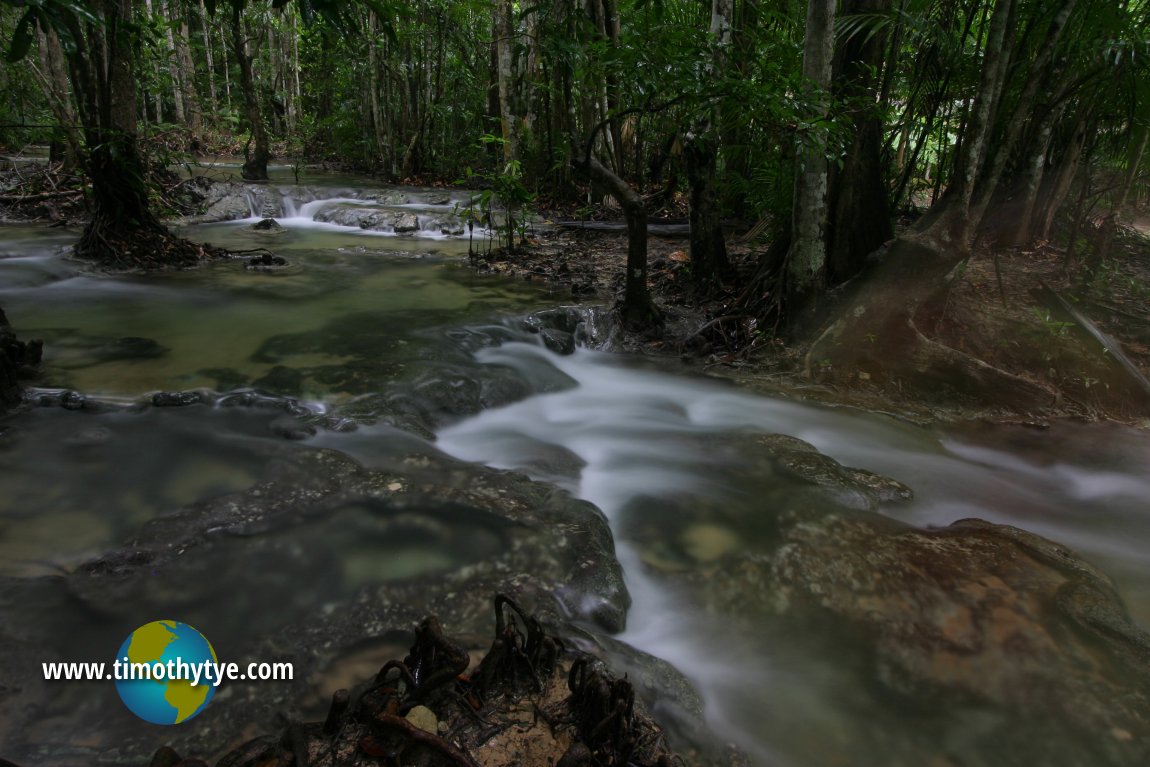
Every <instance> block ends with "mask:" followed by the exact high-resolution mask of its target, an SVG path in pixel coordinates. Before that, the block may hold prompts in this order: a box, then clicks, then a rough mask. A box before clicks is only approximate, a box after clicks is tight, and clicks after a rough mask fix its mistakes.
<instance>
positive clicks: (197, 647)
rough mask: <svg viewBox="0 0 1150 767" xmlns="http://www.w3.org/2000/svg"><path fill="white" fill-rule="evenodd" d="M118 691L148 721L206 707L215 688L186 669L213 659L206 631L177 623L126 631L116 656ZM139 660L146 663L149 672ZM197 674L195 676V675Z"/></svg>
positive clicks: (178, 717) (176, 719)
mask: <svg viewBox="0 0 1150 767" xmlns="http://www.w3.org/2000/svg"><path fill="white" fill-rule="evenodd" d="M116 661H117V662H118V668H119V669H120V670H119V671H118V672H117V674H116V676H117V679H116V692H118V693H119V694H120V700H122V701H124V705H125V706H127V707H128V709H129V710H130V711H131V712H132V713H133V714H135V715H136V716H138V717H140V718H141V719H143V720H144V721H146V722H151V723H152V724H179V723H180V722H186V721H187V720H189V719H191V718H192V717H193V716H195V715H196V714H198V713H200V712H201V711H203V710H204V708H205V707H206V706H207V705H208V701H210V700H211V699H212V695H214V694H215V692H216V688H215V686H214V685H213V684H212V682H211V681H210V680H207V679H204V678H202V677H199V679H198V681H199V684H196V685H193V684H192V678H191V675H190V674H189V673H188V671H187V669H188V668H189V667H190V666H192V665H195V664H199V665H200V668H204V667H205V662H210V663H215V662H216V652H215V650H213V649H212V646H211V645H210V644H209V643H208V640H206V639H204V635H203V634H201V633H200V632H198V631H196V630H195V629H194V628H192V627H191V626H189V625H188V624H186V623H180V622H179V621H152V622H151V623H145V624H144V625H143V626H140V627H139V628H138V629H136V630H135V631H133V632H132V633H131V634H129V635H128V638H127V639H125V640H124V644H122V645H121V646H120V652H119V653H118V654H117V656H116ZM139 664H147V670H146V671H145V669H144V667H143V666H141V665H139ZM197 676H198V675H197Z"/></svg>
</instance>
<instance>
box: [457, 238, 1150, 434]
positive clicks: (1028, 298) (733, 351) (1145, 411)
mask: <svg viewBox="0 0 1150 767" xmlns="http://www.w3.org/2000/svg"><path fill="white" fill-rule="evenodd" d="M687 247H688V246H687V240H686V239H685V237H681V236H678V235H672V236H666V235H661V234H655V233H652V235H651V236H650V238H649V253H650V265H651V279H650V281H649V288H650V290H651V293H652V295H653V297H654V299H655V301H656V303H657V304H658V305H659V306H660V308H661V309H662V311H663V314H664V317H665V320H666V321H665V325H664V326H663V327H662V328H661V329H659V330H657V331H655V332H652V333H649V334H647V335H645V336H640V337H631V338H628V339H627V341H626V342H625V343H624V344H622V346H623V348H625V349H627V350H628V351H632V352H637V353H641V354H647V355H659V356H667V355H670V356H678V357H680V358H681V359H683V360H684V362H685V363H687V364H689V365H690V366H692V367H694V368H696V369H698V370H701V371H703V372H706V373H707V374H709V375H719V376H723V377H729V378H732V379H735V380H737V381H740V382H741V383H743V384H745V385H747V386H749V387H751V388H753V389H755V390H757V391H762V392H765V393H770V394H774V395H781V396H790V397H796V398H800V399H804V400H812V401H818V402H825V403H828V404H845V405H852V406H857V407H861V408H863V409H866V410H870V411H876V412H887V413H891V414H895V415H898V416H900V417H903V418H907V419H910V420H912V421H915V422H919V423H927V422H952V421H962V420H989V421H994V422H1018V423H1029V424H1033V425H1036V426H1041V425H1043V424H1045V423H1047V422H1049V421H1050V420H1051V419H1058V418H1073V419H1080V420H1086V421H1097V420H1112V421H1117V422H1120V423H1128V424H1141V425H1145V424H1147V423H1148V420H1147V419H1148V418H1150V390H1147V389H1146V388H1145V387H1144V386H1143V385H1142V384H1141V383H1140V382H1139V381H1138V380H1137V379H1136V378H1135V377H1132V375H1131V372H1130V371H1128V370H1124V369H1123V368H1122V366H1121V365H1119V364H1117V363H1116V361H1115V359H1114V357H1115V355H1114V354H1113V353H1112V352H1110V351H1107V350H1106V349H1104V348H1103V346H1102V345H1101V343H1099V342H1098V341H1097V339H1096V338H1094V337H1093V336H1091V335H1090V334H1089V333H1088V332H1087V330H1086V329H1085V328H1084V327H1083V326H1082V325H1080V324H1079V323H1078V322H1076V321H1075V320H1074V318H1073V317H1071V316H1069V315H1067V314H1066V313H1065V312H1064V311H1062V308H1061V306H1060V305H1059V302H1058V298H1062V299H1063V300H1064V302H1065V303H1067V304H1069V305H1071V306H1073V307H1076V308H1077V309H1078V310H1079V312H1080V313H1081V314H1083V315H1085V316H1086V317H1087V318H1088V319H1089V321H1091V322H1092V323H1093V324H1094V325H1095V326H1096V327H1097V328H1098V329H1099V330H1101V331H1102V332H1103V333H1104V334H1105V335H1106V336H1108V337H1109V338H1110V339H1113V341H1115V342H1116V343H1115V346H1114V348H1115V349H1117V350H1120V351H1121V352H1122V353H1123V354H1125V355H1126V356H1127V357H1128V358H1129V360H1130V361H1131V362H1132V363H1133V366H1134V368H1135V369H1137V370H1138V371H1139V372H1140V374H1141V376H1143V377H1147V376H1150V237H1147V236H1146V235H1145V234H1143V233H1141V232H1140V231H1138V230H1137V229H1134V228H1132V227H1130V228H1123V229H1121V230H1119V232H1118V234H1117V237H1116V240H1115V243H1114V247H1113V251H1112V252H1111V254H1110V257H1109V258H1108V259H1107V260H1106V261H1105V262H1104V263H1101V264H1098V265H1095V266H1094V268H1093V271H1087V270H1086V268H1085V267H1081V266H1080V267H1078V268H1075V267H1074V265H1070V266H1071V268H1070V269H1068V268H1067V263H1066V253H1065V251H1064V250H1063V249H1060V248H1058V247H1056V246H1054V245H1051V244H1044V245H1043V246H1042V247H1039V248H1037V249H1035V250H1025V251H1024V250H1009V251H995V250H993V249H990V248H988V247H982V248H978V249H976V250H975V251H974V252H973V253H972V256H971V258H970V259H969V260H968V261H967V262H966V266H965V268H964V269H962V271H961V273H960V274H959V275H958V276H957V279H956V280H955V281H954V284H953V285H952V286H951V288H950V291H949V295H948V298H947V300H946V303H945V312H944V315H943V316H942V317H941V318H940V319H939V321H938V324H937V326H936V328H935V338H937V339H938V340H939V341H940V342H942V343H945V344H947V345H948V346H950V347H952V348H956V349H959V350H961V351H962V352H963V353H965V354H967V355H969V356H970V357H971V358H973V359H975V360H978V361H980V362H981V363H983V364H985V365H986V368H987V369H988V370H992V371H994V373H993V375H992V376H991V380H992V381H993V376H994V375H1001V377H1002V378H1003V379H1004V380H1005V379H1007V378H1011V377H1012V378H1016V379H1019V380H1021V381H1025V382H1026V383H1027V384H1028V387H1027V388H1028V391H1029V394H1030V396H1029V397H1028V398H1024V399H1021V400H1020V399H1019V398H1018V397H1017V396H1016V392H1014V391H1011V392H1010V395H1011V396H1010V397H1006V396H1003V397H1001V398H999V397H996V396H995V389H994V386H993V383H992V384H991V385H990V386H989V387H988V388H985V389H981V390H979V391H974V392H972V391H969V390H964V389H963V388H961V387H959V386H951V385H949V384H948V382H947V381H946V380H945V373H944V372H942V371H932V370H926V369H924V370H923V371H921V372H922V373H924V375H923V376H922V377H921V378H920V379H918V380H916V379H915V378H913V377H908V378H902V379H896V380H885V381H880V380H876V379H875V378H874V377H872V376H870V375H869V374H868V373H866V372H865V371H862V370H835V369H832V368H831V367H830V366H829V365H826V364H823V363H822V361H820V360H817V359H811V358H810V357H809V356H808V351H809V344H802V343H796V344H792V343H787V342H785V341H784V340H783V339H782V338H779V337H775V336H773V335H772V334H771V333H770V332H767V330H766V329H762V328H758V327H756V325H755V319H754V318H752V317H749V316H745V315H742V314H740V312H739V310H738V309H734V308H732V307H734V306H735V304H736V301H737V298H738V294H739V291H740V289H741V287H742V286H744V285H746V284H747V281H748V280H749V279H750V276H751V275H752V274H753V273H754V270H755V266H756V263H757V259H758V257H759V254H760V253H761V252H762V251H763V250H764V249H765V247H767V246H766V244H762V243H759V244H746V243H741V242H738V241H737V240H732V241H731V242H730V243H729V252H730V254H731V258H732V261H733V262H734V264H735V266H736V269H737V271H738V274H739V275H740V277H739V278H738V279H736V280H732V281H731V283H729V284H728V285H726V286H725V289H724V290H722V291H720V292H717V293H713V294H711V295H708V296H706V297H702V298H700V297H699V296H697V295H695V293H694V292H693V290H692V288H691V282H690V266H689V259H688V256H687ZM626 248H627V243H626V235H625V233H624V232H622V231H604V230H603V229H583V230H581V229H577V228H560V229H552V230H545V231H543V232H542V233H540V234H539V236H538V237H537V238H536V239H534V240H532V241H531V242H530V243H529V244H528V245H527V246H526V247H524V248H521V249H519V250H517V251H516V252H514V253H506V252H504V251H497V252H495V253H492V254H491V255H489V256H483V257H480V258H478V259H477V260H476V261H475V266H476V269H477V270H478V271H479V272H480V273H489V274H499V275H506V276H509V277H513V278H522V279H525V280H529V281H540V282H546V283H547V284H550V285H553V286H555V287H557V288H562V289H567V290H571V291H572V292H573V293H574V294H575V295H577V296H590V295H593V296H596V297H598V298H600V299H602V300H605V301H613V300H614V299H615V297H616V296H617V295H620V294H621V289H622V281H623V272H622V267H623V264H624V263H625V260H626ZM832 298H833V297H832ZM939 373H942V375H941V377H940V375H939Z"/></svg>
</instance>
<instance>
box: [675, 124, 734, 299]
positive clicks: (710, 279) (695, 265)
mask: <svg viewBox="0 0 1150 767" xmlns="http://www.w3.org/2000/svg"><path fill="white" fill-rule="evenodd" d="M715 140H717V136H716V135H715V131H714V130H712V129H710V128H709V126H708V127H707V128H705V129H704V132H703V135H700V136H691V135H688V136H687V140H686V141H685V142H684V144H683V161H684V164H685V165H686V169H687V180H688V183H689V184H690V187H691V209H690V222H691V233H690V243H691V247H690V255H691V278H692V279H693V280H694V281H695V286H696V288H697V289H700V290H707V289H708V288H709V287H711V286H713V285H714V284H715V283H716V282H719V281H721V280H726V279H729V278H731V277H732V276H733V272H734V270H733V269H732V268H731V262H730V260H729V259H728V258H727V243H726V238H725V237H724V236H723V223H722V217H721V213H722V211H721V210H720V208H719V200H718V195H717V194H716V193H715V162H716V157H717V155H718V152H717V151H716V149H715V146H714V143H713V142H714V141H715Z"/></svg>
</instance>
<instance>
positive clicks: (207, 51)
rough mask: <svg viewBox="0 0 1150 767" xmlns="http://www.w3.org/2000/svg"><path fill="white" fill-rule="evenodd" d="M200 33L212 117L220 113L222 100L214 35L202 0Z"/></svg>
mask: <svg viewBox="0 0 1150 767" xmlns="http://www.w3.org/2000/svg"><path fill="white" fill-rule="evenodd" d="M200 32H201V34H202V36H203V38H204V61H205V62H206V63H207V68H208V107H209V110H208V111H209V114H211V115H217V114H219V112H220V100H219V96H218V94H217V93H216V65H215V62H214V58H213V56H212V35H211V32H210V30H209V27H208V9H207V8H206V7H205V6H204V0H200Z"/></svg>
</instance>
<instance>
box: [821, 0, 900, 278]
mask: <svg viewBox="0 0 1150 767" xmlns="http://www.w3.org/2000/svg"><path fill="white" fill-rule="evenodd" d="M890 4H891V0H846V2H844V3H843V8H841V9H840V12H843V13H870V14H883V13H886V12H887V11H889V10H890ZM885 48H886V44H885V35H883V34H874V35H864V34H861V33H859V34H855V35H853V36H852V37H850V38H849V39H847V40H846V41H845V42H844V44H843V45H842V46H841V49H840V51H839V54H838V55H837V56H836V57H835V59H836V60H835V66H834V72H835V85H836V91H839V92H841V95H842V98H843V100H844V101H845V102H846V103H847V104H850V105H853V106H852V110H851V115H850V119H851V127H852V133H853V137H852V139H851V143H850V145H849V147H848V149H847V152H846V156H845V157H844V158H843V164H842V167H841V169H837V170H832V171H831V173H830V184H829V191H828V194H827V209H828V212H829V215H830V220H829V222H828V224H827V246H826V247H827V282H828V283H829V284H831V285H837V284H839V283H842V282H845V281H847V280H849V279H850V278H851V277H854V276H855V275H856V274H858V273H859V271H860V270H861V269H862V267H863V264H864V263H866V258H867V256H869V255H870V254H871V253H873V252H874V251H875V250H877V249H878V248H879V246H881V245H882V244H883V243H885V242H886V241H888V240H889V239H891V238H892V237H893V236H894V229H893V227H892V226H891V216H890V204H889V200H888V199H887V185H886V179H885V176H884V173H883V170H884V168H883V164H882V141H883V122H882V118H881V117H880V116H879V114H878V113H877V112H876V110H875V96H876V93H875V91H876V90H877V87H878V85H879V80H878V79H877V74H878V72H879V71H880V67H881V66H882V63H883V55H884V51H885Z"/></svg>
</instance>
